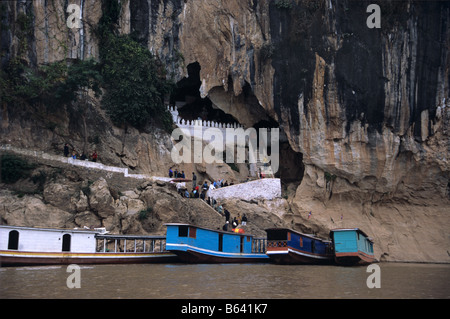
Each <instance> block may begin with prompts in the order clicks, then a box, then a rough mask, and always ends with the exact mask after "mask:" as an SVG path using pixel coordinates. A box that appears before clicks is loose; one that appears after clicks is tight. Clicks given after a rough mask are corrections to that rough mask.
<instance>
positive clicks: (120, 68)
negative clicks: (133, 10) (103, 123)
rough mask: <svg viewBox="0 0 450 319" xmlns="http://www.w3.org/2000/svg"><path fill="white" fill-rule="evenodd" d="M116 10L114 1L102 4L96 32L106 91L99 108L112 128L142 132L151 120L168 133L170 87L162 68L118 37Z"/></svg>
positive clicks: (138, 47) (128, 39)
mask: <svg viewBox="0 0 450 319" xmlns="http://www.w3.org/2000/svg"><path fill="white" fill-rule="evenodd" d="M120 9H121V6H120V4H119V3H118V2H117V1H116V0H114V1H104V2H103V16H102V18H101V19H100V21H99V23H98V25H97V29H96V35H97V37H98V38H99V47H100V60H101V63H102V76H103V81H104V82H103V83H104V85H103V86H104V88H105V89H106V92H105V95H104V96H103V100H102V106H103V107H104V108H105V109H106V111H107V113H108V115H109V116H110V118H111V119H112V121H113V122H114V123H115V124H116V125H119V126H125V127H126V126H128V125H131V126H134V127H136V128H138V129H142V128H143V127H144V126H145V125H146V124H147V123H149V122H150V121H151V119H157V120H158V122H159V123H161V124H162V126H163V127H164V128H165V129H166V130H169V129H170V128H171V125H172V119H171V115H170V114H169V112H168V111H167V109H166V107H165V105H164V96H165V95H166V94H169V93H170V90H171V88H172V87H173V84H172V83H170V82H169V81H167V80H166V76H165V70H164V68H163V67H162V65H160V64H159V63H158V60H157V59H156V58H155V57H154V56H153V55H152V53H151V52H150V51H149V50H148V49H147V48H146V47H143V46H142V45H140V44H139V43H138V42H137V41H135V40H134V39H133V38H132V37H131V36H130V35H119V34H118V32H117V26H118V19H119V16H120Z"/></svg>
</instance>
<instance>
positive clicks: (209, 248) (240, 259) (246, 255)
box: [166, 223, 270, 263]
mask: <svg viewBox="0 0 450 319" xmlns="http://www.w3.org/2000/svg"><path fill="white" fill-rule="evenodd" d="M166 226H167V234H166V249H167V250H168V251H170V252H172V253H175V254H176V255H178V257H179V259H180V260H181V261H182V262H185V263H258V262H270V259H269V257H268V256H267V255H266V254H265V238H264V239H263V238H254V237H253V236H252V235H247V234H242V233H234V232H226V231H221V230H212V229H207V228H203V227H198V226H193V225H189V224H178V223H170V224H166Z"/></svg>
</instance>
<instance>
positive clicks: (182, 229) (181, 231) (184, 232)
mask: <svg viewBox="0 0 450 319" xmlns="http://www.w3.org/2000/svg"><path fill="white" fill-rule="evenodd" d="M188 231H189V227H188V226H178V237H187V236H188Z"/></svg>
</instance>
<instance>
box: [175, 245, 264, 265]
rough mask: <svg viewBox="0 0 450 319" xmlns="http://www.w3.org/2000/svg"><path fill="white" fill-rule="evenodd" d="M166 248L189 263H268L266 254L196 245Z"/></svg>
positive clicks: (182, 260)
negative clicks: (235, 251)
mask: <svg viewBox="0 0 450 319" xmlns="http://www.w3.org/2000/svg"><path fill="white" fill-rule="evenodd" d="M167 249H168V250H169V251H171V252H173V253H174V254H176V255H177V256H178V257H179V259H180V261H181V262H184V263H189V264H226V263H268V262H270V258H269V257H268V256H267V255H266V254H257V253H251V254H237V253H221V252H216V251H207V250H202V249H198V248H196V247H190V246H184V247H178V248H175V247H174V246H172V247H170V246H169V245H168V246H167Z"/></svg>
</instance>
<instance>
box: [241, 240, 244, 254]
mask: <svg viewBox="0 0 450 319" xmlns="http://www.w3.org/2000/svg"><path fill="white" fill-rule="evenodd" d="M243 252H244V236H241V254H242V253H243Z"/></svg>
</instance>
